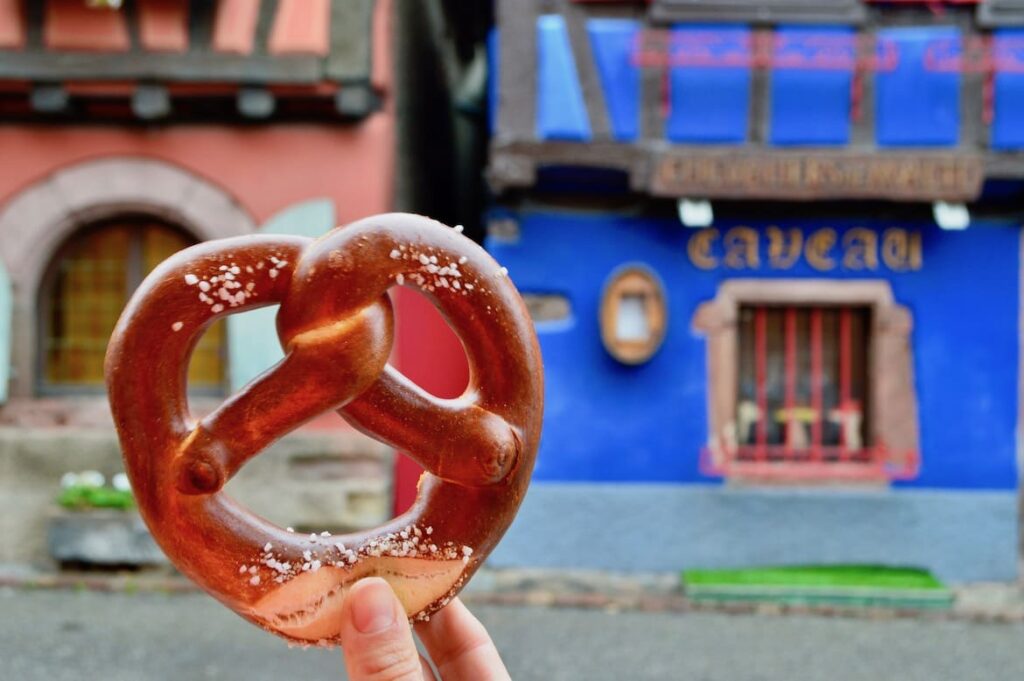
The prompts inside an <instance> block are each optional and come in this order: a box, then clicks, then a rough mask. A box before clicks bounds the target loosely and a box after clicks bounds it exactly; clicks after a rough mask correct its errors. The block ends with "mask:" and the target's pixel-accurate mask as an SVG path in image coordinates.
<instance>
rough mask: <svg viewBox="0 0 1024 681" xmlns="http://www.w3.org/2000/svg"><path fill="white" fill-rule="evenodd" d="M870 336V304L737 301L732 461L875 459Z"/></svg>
mask: <svg viewBox="0 0 1024 681" xmlns="http://www.w3.org/2000/svg"><path fill="white" fill-rule="evenodd" d="M870 334H871V309H870V308H869V307H856V306H850V307H816V306H815V307H811V306H742V307H741V308H740V311H739V325H738V350H739V362H738V372H737V375H738V381H739V383H738V386H737V398H738V399H737V402H736V416H735V418H736V420H735V423H736V435H737V445H738V446H737V448H736V452H735V454H734V456H735V462H736V463H739V464H746V463H751V464H758V463H760V464H765V465H767V466H770V465H779V466H795V467H799V466H818V467H820V466H829V465H841V464H874V463H876V462H875V460H874V457H875V453H874V450H873V448H872V444H873V443H872V442H871V440H870V435H869V433H870V432H871V428H870V425H871V424H870V423H869V422H868V414H870V409H869V405H868V399H869V397H868V396H869V395H870V394H871V391H870V389H869V386H868V380H869V379H868V377H869V375H870V372H869V370H868V362H869V361H870V358H869V356H868V355H869V348H870V347H871V342H870V341H871V339H870ZM765 470H770V468H766V469H765Z"/></svg>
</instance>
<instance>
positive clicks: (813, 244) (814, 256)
mask: <svg viewBox="0 0 1024 681" xmlns="http://www.w3.org/2000/svg"><path fill="white" fill-rule="evenodd" d="M835 245H836V230H834V229H832V228H831V227H825V228H824V229H819V230H818V231H816V232H814V233H812V234H811V235H810V236H809V237H807V248H806V249H805V254H804V257H806V258H807V264H808V265H810V266H811V267H813V268H814V269H816V270H819V271H821V272H827V271H828V270H831V269H835V266H836V261H835V259H833V258H832V256H830V255H829V253H830V251H831V250H832V247H833V246H835Z"/></svg>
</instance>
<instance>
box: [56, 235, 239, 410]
mask: <svg viewBox="0 0 1024 681" xmlns="http://www.w3.org/2000/svg"><path fill="white" fill-rule="evenodd" d="M193 243H195V239H193V238H191V237H190V236H189V235H188V234H186V233H185V232H184V231H183V230H181V229H179V228H177V227H176V226H174V225H171V224H170V223H168V222H164V221H161V220H158V219H155V218H152V217H149V216H145V215H123V216H118V217H114V218H111V219H106V220H103V221H101V222H97V223H94V224H90V225H87V226H85V227H82V228H81V229H79V230H77V231H76V232H74V233H73V234H72V235H71V237H70V238H69V239H68V240H67V241H66V242H65V243H64V244H63V245H62V246H61V247H60V248H59V249H58V251H57V253H56V255H55V256H54V258H53V260H52V261H51V263H50V266H49V267H48V268H47V271H46V274H45V276H44V279H43V282H42V286H41V288H40V295H39V307H38V310H39V338H40V340H41V344H40V353H39V367H38V373H37V387H38V391H39V392H40V393H42V394H73V393H97V392H101V391H102V390H103V386H104V384H103V358H104V355H105V354H106V349H107V341H108V340H109V339H110V334H111V332H112V331H113V329H114V325H115V324H116V323H117V319H118V317H119V316H120V314H121V310H123V309H124V306H125V304H126V303H127V302H128V299H129V297H131V294H132V293H133V292H134V291H135V289H136V288H137V287H138V286H139V284H140V283H142V280H143V279H144V278H145V276H146V275H147V274H149V273H150V272H151V271H152V270H153V269H154V268H155V267H156V266H157V265H159V264H160V263H161V262H162V261H163V260H164V259H166V258H167V257H168V256H170V255H172V254H173V253H175V252H177V251H180V250H181V249H183V248H186V247H188V246H191V245H192V244H193ZM224 341H225V331H224V324H223V322H219V323H217V324H215V325H214V326H213V327H211V328H210V330H209V331H208V332H207V333H206V334H205V335H204V336H203V338H202V339H201V340H200V342H199V344H198V345H197V347H196V349H195V351H194V353H193V355H192V362H191V364H190V366H189V388H190V389H191V390H192V391H195V392H205V393H220V392H222V391H223V386H224V383H225V360H224V348H225V342H224Z"/></svg>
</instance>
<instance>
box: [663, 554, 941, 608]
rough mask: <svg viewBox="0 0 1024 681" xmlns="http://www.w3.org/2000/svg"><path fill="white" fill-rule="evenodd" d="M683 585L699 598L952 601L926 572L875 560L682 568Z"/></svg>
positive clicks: (879, 603) (882, 603) (840, 603)
mask: <svg viewBox="0 0 1024 681" xmlns="http://www.w3.org/2000/svg"><path fill="white" fill-rule="evenodd" d="M683 589H684V590H685V592H686V596H687V597H688V598H689V599H690V600H692V601H694V602H698V603H700V602H704V603H707V602H715V603H782V604H785V605H818V606H832V607H854V608H868V607H884V608H899V609H909V608H913V609H930V610H944V609H948V608H950V607H951V606H952V604H953V594H952V592H951V591H950V590H949V589H947V588H946V586H945V585H944V584H943V583H942V582H940V581H939V580H938V579H936V578H935V577H934V576H932V574H931V573H929V572H928V571H926V570H920V569H917V568H900V567H884V566H880V565H819V566H793V567H777V568H753V569H746V570H686V571H684V572H683Z"/></svg>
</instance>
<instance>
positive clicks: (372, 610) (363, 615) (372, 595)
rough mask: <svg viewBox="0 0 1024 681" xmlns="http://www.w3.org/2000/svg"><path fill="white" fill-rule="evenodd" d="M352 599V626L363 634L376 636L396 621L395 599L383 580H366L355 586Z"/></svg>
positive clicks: (351, 594) (350, 595)
mask: <svg viewBox="0 0 1024 681" xmlns="http://www.w3.org/2000/svg"><path fill="white" fill-rule="evenodd" d="M349 597H350V598H352V624H353V625H354V626H355V628H356V631H358V632H360V633H363V634H376V633H377V632H379V631H383V630H385V629H387V628H388V627H390V626H391V625H393V624H394V623H395V622H396V621H397V620H396V615H397V613H396V612H395V610H396V608H395V597H394V595H393V594H392V593H391V587H389V586H388V584H387V582H385V581H384V580H383V579H367V580H364V581H362V582H360V583H359V584H357V585H356V586H355V587H354V588H353V589H352V591H351V592H349Z"/></svg>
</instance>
